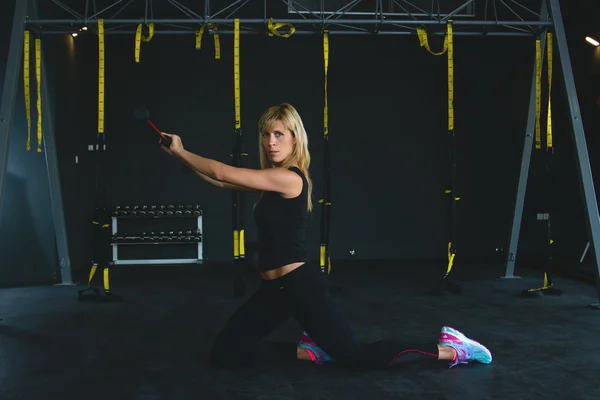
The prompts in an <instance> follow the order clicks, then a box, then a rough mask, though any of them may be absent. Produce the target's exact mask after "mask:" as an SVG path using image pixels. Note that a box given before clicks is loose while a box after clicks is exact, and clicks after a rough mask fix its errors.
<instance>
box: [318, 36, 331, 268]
mask: <svg viewBox="0 0 600 400" xmlns="http://www.w3.org/2000/svg"><path fill="white" fill-rule="evenodd" d="M323 60H324V66H325V75H324V81H325V85H324V86H325V88H324V89H325V90H324V93H325V96H324V97H325V101H324V108H323V127H324V128H323V140H324V143H323V158H324V160H323V165H324V170H325V171H324V175H325V177H324V178H325V179H324V188H323V198H322V199H320V200H319V203H321V243H320V252H319V265H320V267H321V271H322V272H323V273H325V274H326V275H330V274H331V257H330V254H329V237H330V224H331V197H330V196H331V166H330V164H331V157H330V150H329V104H328V88H327V86H328V70H329V32H328V31H327V30H325V31H323Z"/></svg>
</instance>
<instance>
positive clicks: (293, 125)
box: [258, 103, 313, 211]
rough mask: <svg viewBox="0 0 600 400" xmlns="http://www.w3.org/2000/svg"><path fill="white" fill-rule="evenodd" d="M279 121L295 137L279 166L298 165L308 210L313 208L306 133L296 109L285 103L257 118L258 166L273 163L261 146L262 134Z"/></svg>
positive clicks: (266, 166)
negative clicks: (304, 188) (290, 149)
mask: <svg viewBox="0 0 600 400" xmlns="http://www.w3.org/2000/svg"><path fill="white" fill-rule="evenodd" d="M277 121H281V122H282V123H283V125H284V126H285V127H286V129H288V130H289V131H290V132H291V133H292V135H293V136H294V137H295V138H296V143H295V144H294V148H293V150H292V154H290V156H289V157H287V158H286V159H285V160H283V162H282V163H281V165H280V167H281V168H290V167H294V166H296V167H298V168H299V169H300V170H301V171H302V173H303V174H304V176H305V177H306V181H307V182H308V211H311V210H312V208H313V203H312V180H311V179H310V175H309V173H308V169H309V167H310V153H309V151H308V135H307V134H306V130H305V129H304V124H303V123H302V118H300V114H298V111H296V109H295V108H294V107H293V106H292V105H290V104H287V103H283V104H280V105H278V106H273V107H270V108H268V109H267V110H266V111H265V112H264V113H263V114H262V115H261V117H260V119H259V120H258V149H259V154H260V167H261V168H262V169H266V168H272V167H273V163H272V162H271V160H270V159H269V157H268V156H267V154H266V153H265V149H264V148H263V146H262V134H263V133H264V132H267V131H269V130H271V128H272V127H273V125H274V124H275V122H277ZM261 198H262V194H261ZM259 201H260V200H259Z"/></svg>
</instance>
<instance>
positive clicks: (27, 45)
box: [23, 31, 31, 151]
mask: <svg viewBox="0 0 600 400" xmlns="http://www.w3.org/2000/svg"><path fill="white" fill-rule="evenodd" d="M30 49H31V42H30V32H29V31H25V32H24V37H23V90H24V95H25V113H26V116H27V142H26V143H25V148H26V149H27V151H29V150H31V87H30V84H29V82H30V80H31V77H30V75H29V69H30V59H29V56H30Z"/></svg>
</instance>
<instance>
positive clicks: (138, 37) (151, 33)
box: [135, 23, 154, 63]
mask: <svg viewBox="0 0 600 400" xmlns="http://www.w3.org/2000/svg"><path fill="white" fill-rule="evenodd" d="M146 26H147V27H148V36H146V35H144V34H143V32H142V24H138V26H137V29H136V31H135V62H136V63H139V62H140V50H141V47H142V41H143V42H146V43H148V42H149V41H151V40H152V37H153V36H154V24H153V23H149V24H146Z"/></svg>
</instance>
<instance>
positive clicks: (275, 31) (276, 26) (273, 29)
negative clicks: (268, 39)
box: [267, 18, 296, 39]
mask: <svg viewBox="0 0 600 400" xmlns="http://www.w3.org/2000/svg"><path fill="white" fill-rule="evenodd" d="M281 28H287V29H288V31H287V32H286V33H281V32H280V31H279V30H280V29H281ZM267 29H269V36H279V37H282V38H286V39H287V38H289V37H290V36H292V35H293V34H294V32H296V28H295V27H294V25H292V24H286V23H281V22H279V23H273V18H269V21H268V24H267Z"/></svg>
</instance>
